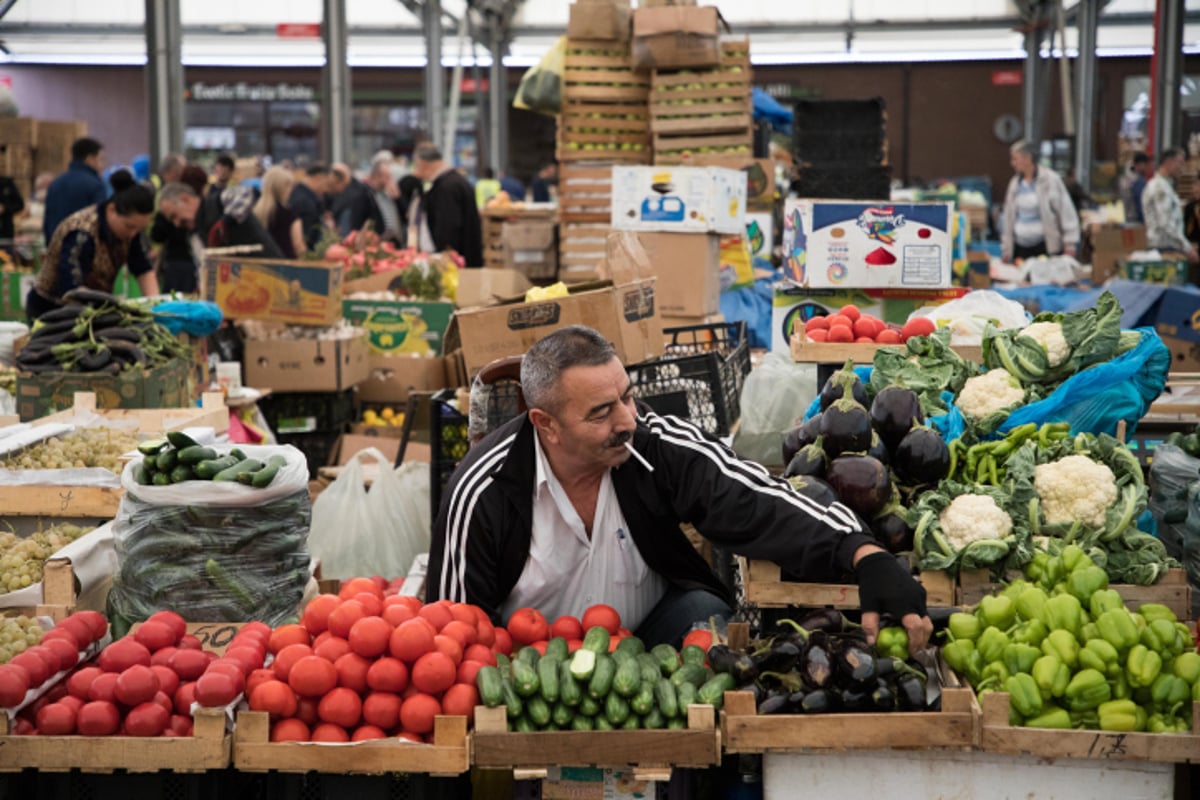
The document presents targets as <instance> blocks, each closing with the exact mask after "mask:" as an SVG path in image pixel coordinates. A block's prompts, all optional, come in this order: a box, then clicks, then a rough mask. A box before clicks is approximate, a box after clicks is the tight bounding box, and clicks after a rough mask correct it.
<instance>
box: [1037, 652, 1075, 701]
mask: <svg viewBox="0 0 1200 800" xmlns="http://www.w3.org/2000/svg"><path fill="white" fill-rule="evenodd" d="M1030 674H1031V675H1032V677H1033V681H1034V683H1036V684H1037V686H1038V690H1039V691H1040V692H1041V693H1042V699H1043V700H1049V699H1050V698H1051V697H1062V696H1063V695H1064V694H1066V691H1067V686H1068V685H1069V684H1070V682H1071V671H1070V670H1069V669H1067V665H1066V664H1064V663H1062V659H1061V658H1059V657H1058V656H1042V657H1041V658H1039V659H1038V660H1037V661H1035V662H1034V663H1033V671H1032V672H1031V673H1030Z"/></svg>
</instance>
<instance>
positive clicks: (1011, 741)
mask: <svg viewBox="0 0 1200 800" xmlns="http://www.w3.org/2000/svg"><path fill="white" fill-rule="evenodd" d="M972 702H973V703H975V707H976V708H978V707H979V704H978V701H977V700H976V699H975V697H974V695H972ZM1008 704H1009V700H1008V693H1007V692H991V693H990V694H986V695H984V696H983V711H982V718H981V723H980V727H981V730H980V749H982V750H983V751H984V752H985V753H1013V754H1028V755H1031V756H1036V757H1037V758H1045V759H1052V758H1086V759H1097V760H1100V761H1154V762H1159V763H1191V764H1200V703H1195V702H1193V703H1192V730H1191V731H1190V732H1188V733H1116V732H1111V731H1094V730H1059V729H1051V728H1018V727H1015V726H1013V725H1010V724H1009V721H1008Z"/></svg>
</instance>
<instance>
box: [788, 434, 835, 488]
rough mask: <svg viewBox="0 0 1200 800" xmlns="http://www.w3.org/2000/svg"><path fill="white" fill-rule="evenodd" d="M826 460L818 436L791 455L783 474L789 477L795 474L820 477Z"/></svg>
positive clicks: (827, 460) (826, 462) (826, 457)
mask: <svg viewBox="0 0 1200 800" xmlns="http://www.w3.org/2000/svg"><path fill="white" fill-rule="evenodd" d="M828 462H829V458H828V456H826V455H825V450H824V449H823V448H822V447H821V437H820V436H818V437H817V440H816V441H815V442H813V443H812V444H809V445H805V446H804V447H801V448H800V452H798V453H796V455H795V456H793V457H792V460H791V461H789V462H788V465H787V469H786V470H784V473H783V476H784V477H785V478H791V477H793V476H795V475H812V476H814V477H817V478H820V477H822V476H823V475H824V474H825V468H826V465H827V464H828Z"/></svg>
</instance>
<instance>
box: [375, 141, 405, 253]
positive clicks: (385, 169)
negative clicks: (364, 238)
mask: <svg viewBox="0 0 1200 800" xmlns="http://www.w3.org/2000/svg"><path fill="white" fill-rule="evenodd" d="M388 155H389V156H390V155H391V154H390V153H389V154H388ZM392 163H393V162H392V160H391V159H377V160H376V161H375V162H374V163H372V164H371V171H370V172H369V173H368V174H367V180H366V185H367V186H368V187H369V188H370V189H371V200H372V201H373V202H374V203H375V209H376V211H377V212H378V220H379V227H378V228H376V231H377V232H378V233H379V238H380V239H382V240H383V241H385V242H392V243H393V244H397V243H399V242H400V241H401V240H402V239H403V238H404V232H403V227H402V225H401V223H400V209H399V207H398V206H397V205H396V200H397V196H398V194H399V193H398V192H397V190H396V185H395V184H394V183H392Z"/></svg>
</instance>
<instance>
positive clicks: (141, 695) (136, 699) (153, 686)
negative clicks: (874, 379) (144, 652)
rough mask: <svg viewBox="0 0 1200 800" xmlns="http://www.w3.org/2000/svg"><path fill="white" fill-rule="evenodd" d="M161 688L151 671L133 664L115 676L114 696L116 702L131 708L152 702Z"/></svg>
mask: <svg viewBox="0 0 1200 800" xmlns="http://www.w3.org/2000/svg"><path fill="white" fill-rule="evenodd" d="M161 688H162V686H161V684H160V683H159V681H158V676H157V675H155V674H154V670H153V669H151V668H150V667H143V666H142V665H141V664H135V665H134V666H132V667H130V668H129V669H127V670H125V671H124V672H122V673H121V674H120V675H119V676H117V687H116V689H115V691H114V694H115V695H116V697H117V702H119V703H121V704H122V705H125V706H129V707H130V708H132V707H133V706H140V705H141V704H142V703H148V702H150V701H151V700H153V699H154V695H156V694H158V691H159V689H161Z"/></svg>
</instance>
